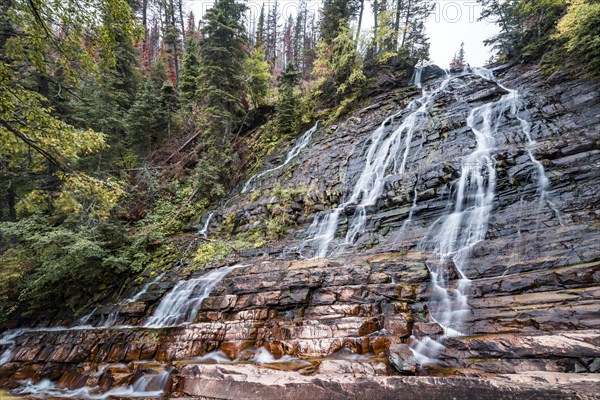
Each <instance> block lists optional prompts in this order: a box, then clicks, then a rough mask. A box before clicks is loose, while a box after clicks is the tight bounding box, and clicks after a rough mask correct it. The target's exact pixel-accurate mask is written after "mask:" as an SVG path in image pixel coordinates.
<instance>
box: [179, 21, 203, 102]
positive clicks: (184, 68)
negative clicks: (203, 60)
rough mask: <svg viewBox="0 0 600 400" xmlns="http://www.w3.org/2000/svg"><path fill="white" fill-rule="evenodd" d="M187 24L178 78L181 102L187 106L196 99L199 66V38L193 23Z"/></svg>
mask: <svg viewBox="0 0 600 400" xmlns="http://www.w3.org/2000/svg"><path fill="white" fill-rule="evenodd" d="M188 26H189V28H188V33H187V38H186V40H185V47H184V52H183V61H182V65H181V76H180V80H179V91H180V92H181V97H182V103H183V105H184V106H185V107H187V108H189V107H191V106H192V104H193V103H194V100H195V99H196V92H197V91H198V67H199V66H200V57H199V56H200V39H199V38H198V37H197V35H196V31H195V28H194V25H193V24H191V25H188Z"/></svg>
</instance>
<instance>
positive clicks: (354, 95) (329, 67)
mask: <svg viewBox="0 0 600 400" xmlns="http://www.w3.org/2000/svg"><path fill="white" fill-rule="evenodd" d="M317 52H318V53H317V60H316V61H315V67H314V74H315V76H316V77H317V80H316V82H315V88H314V89H313V90H314V96H316V97H318V98H319V99H320V102H321V105H322V106H328V107H331V106H337V107H338V109H337V110H336V111H335V112H334V113H333V115H332V116H330V120H334V119H337V118H338V117H339V116H340V115H342V114H343V113H344V112H347V111H348V109H349V108H350V107H351V105H352V104H354V102H355V101H356V100H357V99H358V98H359V96H360V95H361V94H362V91H363V89H364V88H365V85H366V83H367V79H366V76H365V74H364V71H363V64H362V58H361V56H360V54H359V53H358V51H357V49H356V41H355V40H354V38H353V34H352V30H351V29H350V28H348V27H347V26H345V27H342V28H341V31H340V32H339V34H338V36H337V37H336V38H335V39H334V40H333V43H332V44H331V45H327V44H326V43H324V42H321V43H319V45H318V46H317Z"/></svg>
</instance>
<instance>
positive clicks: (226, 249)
mask: <svg viewBox="0 0 600 400" xmlns="http://www.w3.org/2000/svg"><path fill="white" fill-rule="evenodd" d="M231 252H232V246H231V244H229V243H227V242H225V241H222V242H209V243H203V244H201V245H200V247H198V249H197V250H196V253H195V254H194V258H193V259H192V263H191V267H190V268H191V269H192V270H198V269H204V268H206V267H207V266H208V265H209V264H211V263H214V264H219V263H220V262H222V261H223V260H225V259H226V258H227V256H229V255H230V254H231Z"/></svg>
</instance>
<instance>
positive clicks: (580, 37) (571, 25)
mask: <svg viewBox="0 0 600 400" xmlns="http://www.w3.org/2000/svg"><path fill="white" fill-rule="evenodd" d="M598 38H600V2H592V1H585V0H574V1H572V2H571V3H570V4H569V8H568V12H567V13H566V14H565V16H563V17H562V18H561V20H560V21H559V22H558V24H557V32H556V34H555V35H554V37H553V39H555V40H556V41H557V46H556V48H555V50H554V52H555V55H554V57H552V59H551V60H550V61H551V62H553V63H554V68H556V67H559V66H563V65H564V54H567V56H568V58H569V60H570V61H575V68H576V69H578V70H579V71H581V72H583V73H584V74H586V75H589V76H592V77H599V76H600V40H598Z"/></svg>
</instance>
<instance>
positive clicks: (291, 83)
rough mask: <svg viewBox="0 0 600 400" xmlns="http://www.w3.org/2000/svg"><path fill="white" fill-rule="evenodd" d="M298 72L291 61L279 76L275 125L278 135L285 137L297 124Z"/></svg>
mask: <svg viewBox="0 0 600 400" xmlns="http://www.w3.org/2000/svg"><path fill="white" fill-rule="evenodd" d="M299 79H300V73H299V72H298V70H297V69H296V67H295V66H294V64H292V63H291V62H290V63H288V65H287V66H286V67H285V70H283V72H282V73H281V75H280V76H279V88H278V94H279V101H278V103H277V108H276V114H275V118H276V125H277V130H278V133H279V135H281V136H282V137H286V136H288V135H293V134H294V133H295V132H296V128H297V124H298V114H297V111H298V95H297V94H296V87H297V85H298V81H299Z"/></svg>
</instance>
